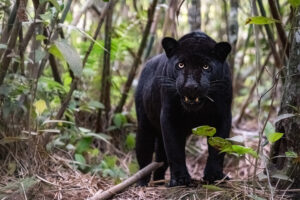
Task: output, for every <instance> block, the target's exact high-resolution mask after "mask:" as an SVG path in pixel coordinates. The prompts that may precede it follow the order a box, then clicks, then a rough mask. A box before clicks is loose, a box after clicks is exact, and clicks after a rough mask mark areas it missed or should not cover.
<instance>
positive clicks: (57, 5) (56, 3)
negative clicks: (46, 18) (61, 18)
mask: <svg viewBox="0 0 300 200" xmlns="http://www.w3.org/2000/svg"><path fill="white" fill-rule="evenodd" d="M48 1H49V2H50V3H51V4H52V5H53V6H54V7H55V8H56V10H57V11H58V12H59V11H60V6H59V4H58V2H57V1H56V0H48Z"/></svg>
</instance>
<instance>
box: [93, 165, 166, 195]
mask: <svg viewBox="0 0 300 200" xmlns="http://www.w3.org/2000/svg"><path fill="white" fill-rule="evenodd" d="M162 165H163V163H158V162H153V163H151V164H149V165H147V166H146V167H144V168H143V169H141V170H140V171H138V172H137V173H136V174H134V175H133V176H131V177H130V178H128V179H126V180H125V181H124V182H122V183H120V184H118V185H115V186H113V187H112V188H110V189H108V190H106V191H98V192H96V194H95V195H94V196H93V197H91V198H89V200H104V199H108V198H111V197H112V196H114V195H115V194H117V193H119V192H121V191H122V190H124V189H125V188H127V187H129V186H130V185H132V184H134V183H136V182H137V181H138V180H140V179H141V178H143V177H144V176H147V175H148V174H150V173H151V172H152V171H154V170H156V169H157V168H159V167H161V166H162Z"/></svg>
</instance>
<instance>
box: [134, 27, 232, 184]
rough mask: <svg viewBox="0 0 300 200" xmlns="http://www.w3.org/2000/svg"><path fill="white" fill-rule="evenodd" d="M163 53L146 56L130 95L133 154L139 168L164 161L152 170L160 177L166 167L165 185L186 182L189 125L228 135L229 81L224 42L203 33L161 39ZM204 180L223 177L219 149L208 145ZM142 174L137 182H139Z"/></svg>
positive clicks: (229, 113) (229, 118) (187, 174)
mask: <svg viewBox="0 0 300 200" xmlns="http://www.w3.org/2000/svg"><path fill="white" fill-rule="evenodd" d="M162 46H163V49H164V51H165V53H163V54H160V55H157V56H155V57H153V58H152V59H150V60H149V61H148V62H147V63H146V65H145V68H144V69H143V71H142V73H141V76H140V80H139V83H138V86H137V90H136V94H135V103H136V112H137V119H138V132H137V138H136V154H137V160H138V163H139V166H140V168H143V167H145V166H146V165H148V164H149V163H150V162H151V161H152V158H153V153H154V152H155V160H156V161H157V162H164V165H163V166H162V167H161V168H159V169H157V170H156V171H155V172H154V174H153V179H154V180H160V179H164V175H165V171H166V169H167V168H168V166H170V172H171V180H170V183H169V186H179V185H189V184H190V182H191V177H190V175H189V173H188V171H187V167H186V162H185V143H186V138H187V136H188V135H189V134H190V133H191V129H192V128H194V127H197V126H201V125H209V126H212V127H215V128H216V130H217V132H216V134H215V136H218V137H222V138H227V137H228V136H229V132H230V128H231V101H232V81H231V72H230V69H229V66H228V64H227V62H226V57H227V55H228V54H229V53H230V51H231V46H230V44H228V43H227V42H219V43H217V42H215V41H214V40H213V39H212V38H210V37H209V36H208V35H206V34H205V33H203V32H192V33H189V34H187V35H184V36H183V37H182V38H180V39H179V40H178V41H176V40H175V39H173V38H170V37H166V38H164V39H163V40H162ZM208 148H209V149H208V150H209V156H208V159H207V162H206V167H205V170H204V177H203V179H204V180H206V181H209V182H214V181H215V180H219V179H222V178H223V177H224V174H223V161H224V154H220V153H219V151H218V150H216V149H214V148H213V147H211V146H209V147H208ZM149 180H150V176H147V177H145V178H143V179H142V180H140V182H139V183H138V185H141V186H144V185H147V183H148V182H149Z"/></svg>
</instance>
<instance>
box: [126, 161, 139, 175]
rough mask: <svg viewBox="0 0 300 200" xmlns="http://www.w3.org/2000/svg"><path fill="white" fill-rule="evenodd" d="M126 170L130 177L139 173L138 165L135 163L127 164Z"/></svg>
mask: <svg viewBox="0 0 300 200" xmlns="http://www.w3.org/2000/svg"><path fill="white" fill-rule="evenodd" d="M128 168H129V172H130V174H131V175H132V174H135V173H136V172H137V171H139V165H138V163H137V162H136V161H135V162H131V163H129V166H128Z"/></svg>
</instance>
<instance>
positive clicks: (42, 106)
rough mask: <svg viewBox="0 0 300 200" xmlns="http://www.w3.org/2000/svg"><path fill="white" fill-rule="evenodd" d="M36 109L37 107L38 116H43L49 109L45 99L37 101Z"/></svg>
mask: <svg viewBox="0 0 300 200" xmlns="http://www.w3.org/2000/svg"><path fill="white" fill-rule="evenodd" d="M34 107H35V112H36V113H37V114H38V115H41V114H42V113H43V112H44V111H45V110H46V109H47V105H46V102H45V101H44V100H43V99H40V100H38V101H36V102H35V103H34Z"/></svg>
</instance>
